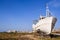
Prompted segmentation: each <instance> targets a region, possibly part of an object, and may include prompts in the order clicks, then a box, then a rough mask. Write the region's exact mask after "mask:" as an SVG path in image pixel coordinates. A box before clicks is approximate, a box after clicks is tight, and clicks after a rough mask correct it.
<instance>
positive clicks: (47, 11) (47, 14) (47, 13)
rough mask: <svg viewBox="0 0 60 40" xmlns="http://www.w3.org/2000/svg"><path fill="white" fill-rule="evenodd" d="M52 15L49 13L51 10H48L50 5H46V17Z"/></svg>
mask: <svg viewBox="0 0 60 40" xmlns="http://www.w3.org/2000/svg"><path fill="white" fill-rule="evenodd" d="M50 16H51V14H50V11H49V8H48V4H46V17H50Z"/></svg>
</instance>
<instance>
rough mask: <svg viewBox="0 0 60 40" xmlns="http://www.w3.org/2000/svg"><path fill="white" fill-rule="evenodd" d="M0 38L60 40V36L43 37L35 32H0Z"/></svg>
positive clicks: (10, 39) (4, 39) (12, 39)
mask: <svg viewBox="0 0 60 40" xmlns="http://www.w3.org/2000/svg"><path fill="white" fill-rule="evenodd" d="M0 40H60V37H54V38H52V39H51V38H50V37H42V36H39V35H37V34H34V33H6V32H3V33H0Z"/></svg>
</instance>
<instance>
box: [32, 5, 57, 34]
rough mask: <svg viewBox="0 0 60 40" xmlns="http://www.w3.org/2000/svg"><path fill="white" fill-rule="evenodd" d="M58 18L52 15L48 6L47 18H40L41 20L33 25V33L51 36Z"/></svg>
mask: <svg viewBox="0 0 60 40" xmlns="http://www.w3.org/2000/svg"><path fill="white" fill-rule="evenodd" d="M56 21H57V18H56V17H54V16H52V15H51V12H50V10H49V8H48V5H47V6H46V16H40V18H39V20H35V21H34V22H35V23H33V25H32V28H33V32H36V31H38V32H43V33H45V34H51V32H52V30H53V28H54V26H55V23H56Z"/></svg>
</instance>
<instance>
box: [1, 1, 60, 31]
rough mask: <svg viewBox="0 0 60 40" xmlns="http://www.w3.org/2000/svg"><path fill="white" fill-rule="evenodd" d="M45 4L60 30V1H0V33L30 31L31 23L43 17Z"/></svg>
mask: <svg viewBox="0 0 60 40" xmlns="http://www.w3.org/2000/svg"><path fill="white" fill-rule="evenodd" d="M46 3H48V6H49V9H50V11H51V12H52V13H51V14H52V15H53V16H55V17H56V18H57V22H56V25H55V28H56V29H57V28H60V27H59V26H60V0H0V32H2V31H7V30H18V31H23V30H28V31H31V30H32V21H33V20H35V19H38V18H39V16H40V15H43V16H45V11H46V8H45V7H46Z"/></svg>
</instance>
